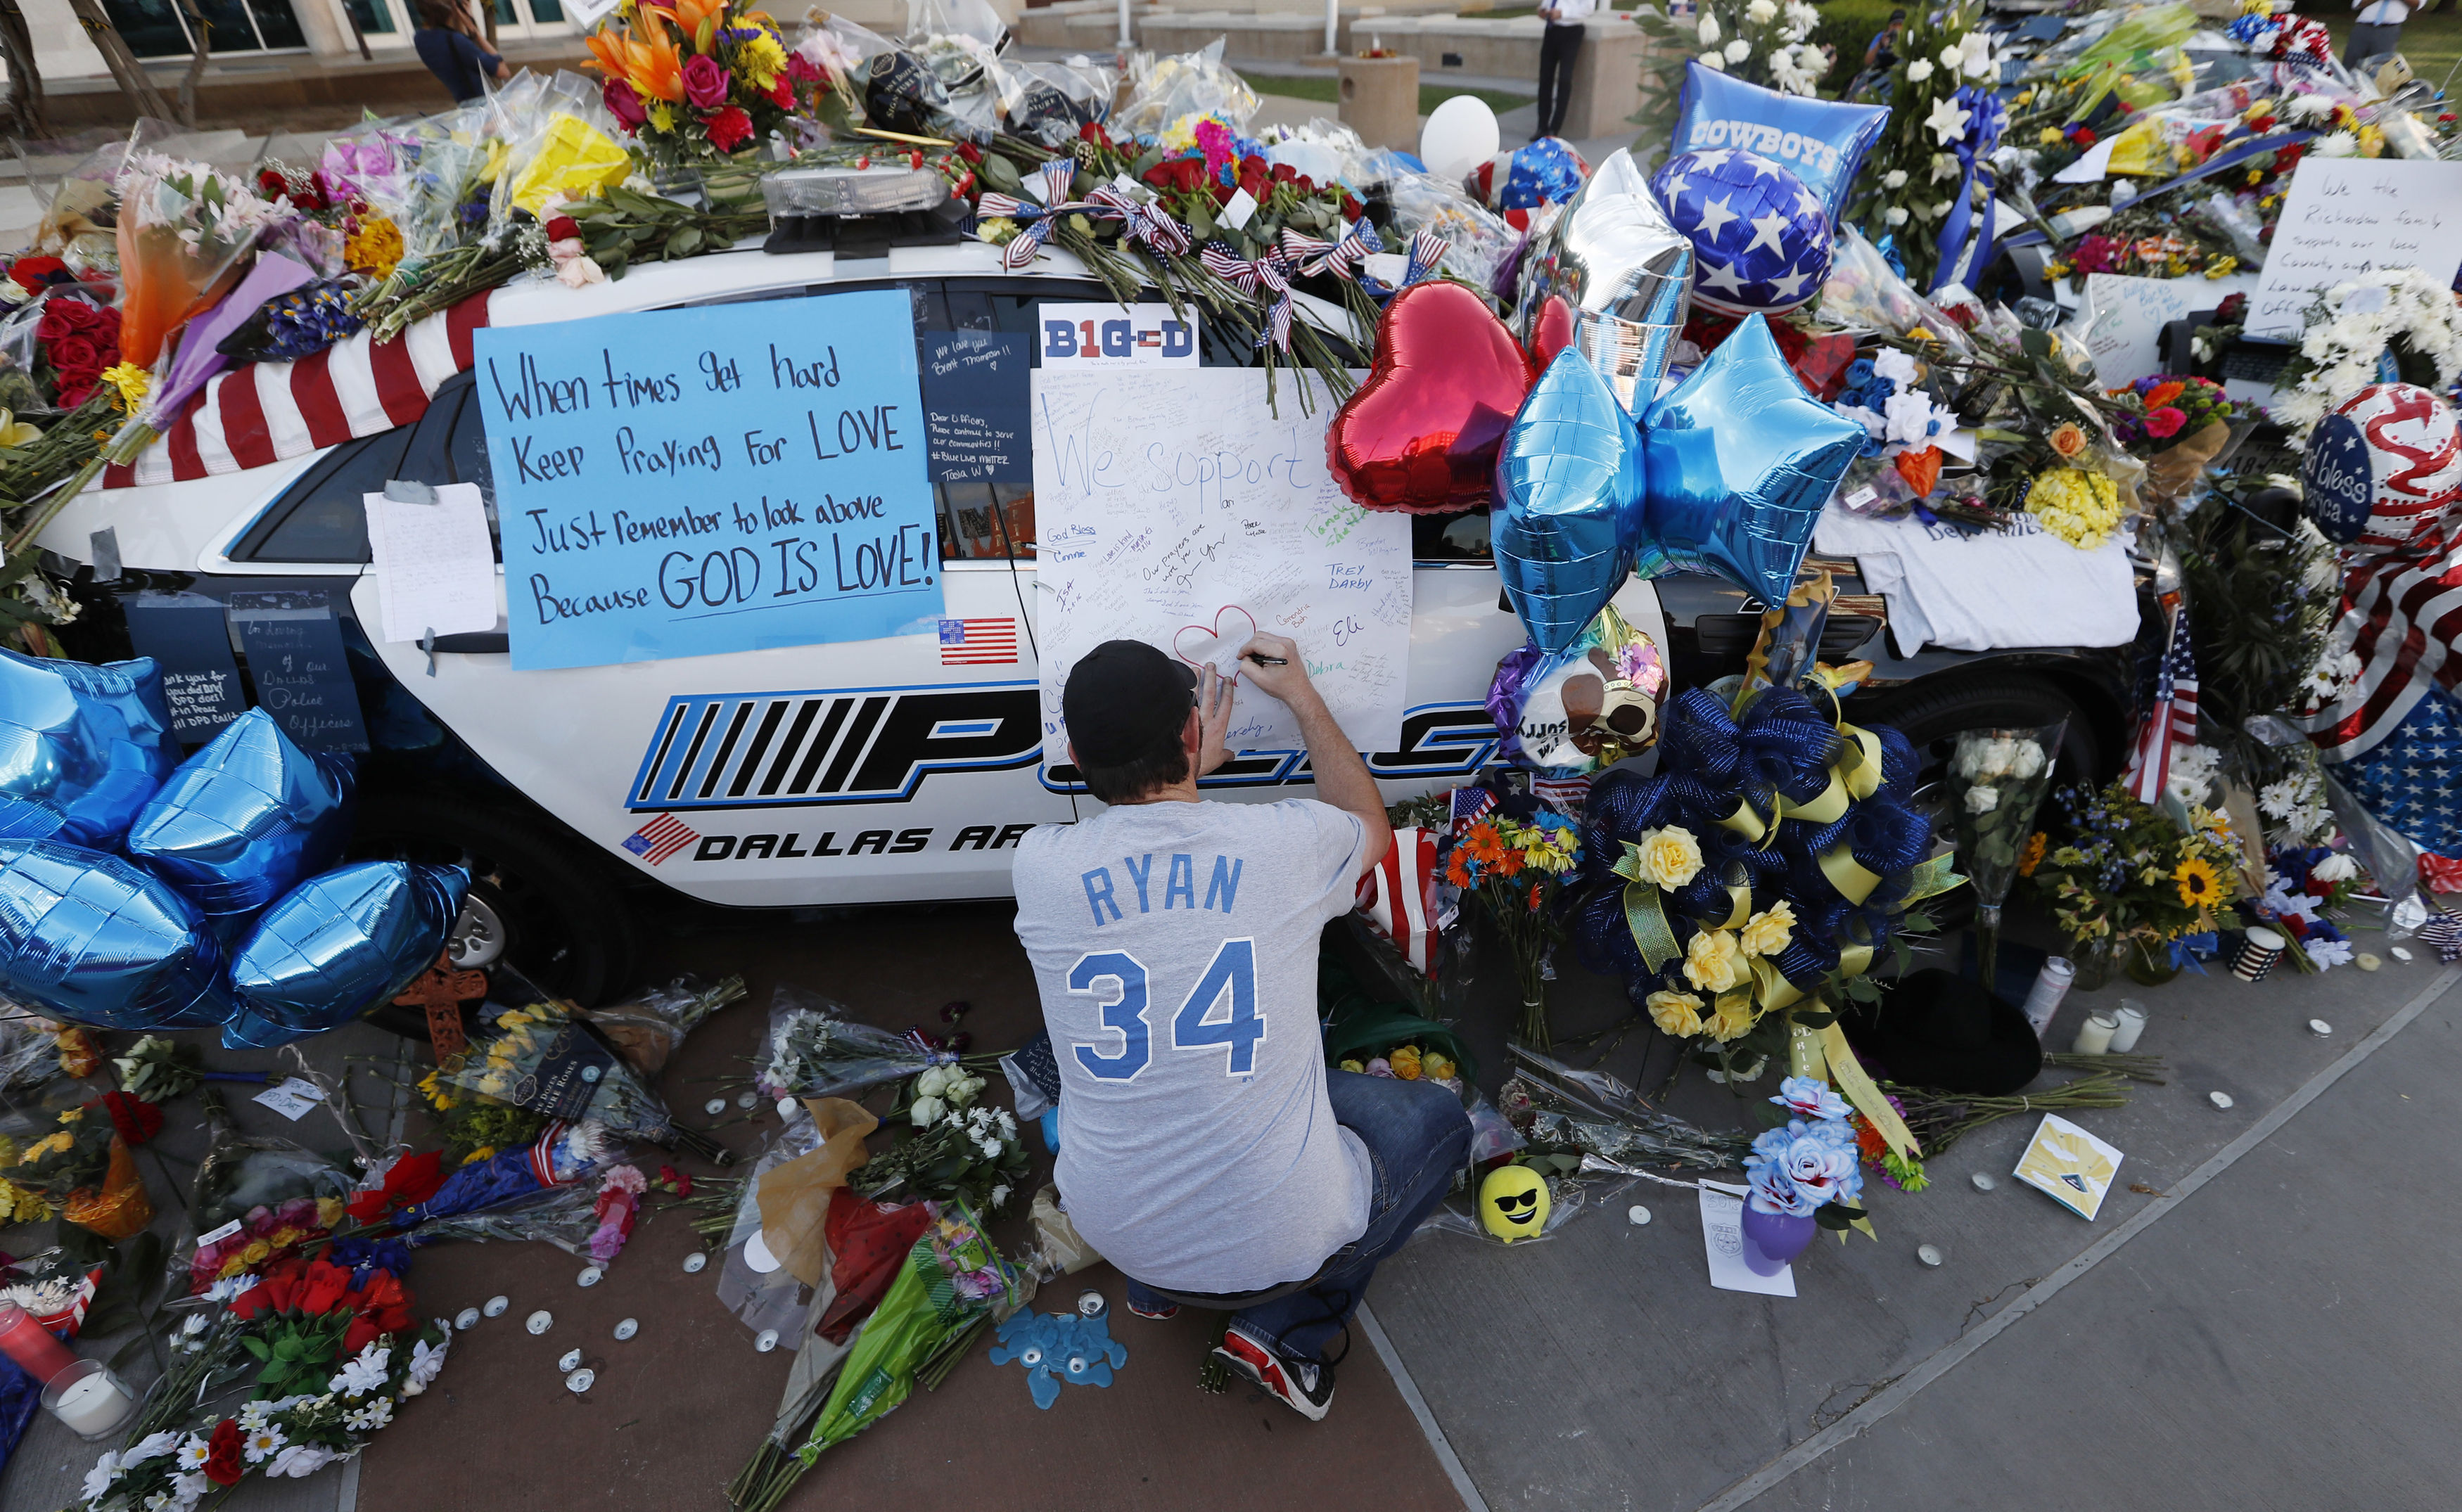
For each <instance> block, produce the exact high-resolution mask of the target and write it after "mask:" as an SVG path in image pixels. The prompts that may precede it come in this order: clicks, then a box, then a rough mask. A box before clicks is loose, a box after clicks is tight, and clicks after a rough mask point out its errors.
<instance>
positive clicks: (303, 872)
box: [0, 651, 469, 1048]
mask: <svg viewBox="0 0 2462 1512" xmlns="http://www.w3.org/2000/svg"><path fill="white" fill-rule="evenodd" d="M169 728H170V719H169V716H168V712H167V710H166V708H165V707H164V705H163V702H162V679H161V677H160V675H159V674H158V673H157V671H156V670H155V666H154V663H153V662H151V661H150V660H145V659H139V660H135V661H120V662H114V663H112V664H110V665H108V666H92V665H89V664H86V663H83V662H76V661H59V660H49V659H36V658H32V657H21V656H18V655H16V654H14V653H11V652H6V651H0V992H5V993H7V994H8V995H9V996H10V997H11V998H14V999H16V1000H18V1001H20V1002H23V1003H26V1004H33V1005H36V1006H39V1007H40V1008H41V1009H42V1010H43V1011H44V1012H46V1013H49V1014H52V1015H54V1016H56V1017H58V1018H62V1019H67V1020H71V1021H73V1022H76V1023H79V1024H98V1025H101V1026H105V1027H107V1028H118V1029H166V1028H203V1027H206V1026H214V1025H220V1026H222V1029H223V1043H224V1044H225V1045H227V1046H230V1047H233V1048H237V1047H240V1046H270V1045H279V1044H281V1043H283V1042H284V1041H286V1040H294V1039H298V1038H301V1037H302V1036H304V1035H308V1034H313V1033H316V1032H318V1031H320V1030H323V1029H329V1028H333V1027H335V1026H338V1025H341V1024H344V1023H347V1022H349V1021H350V1020H352V1019H354V1018H356V1017H357V1016H358V1015H359V1014H361V1013H364V1012H366V1011H367V1010H368V1009H369V1008H371V1007H374V1006H375V1005H377V1004H378V1003H381V1002H383V1001H384V1000H385V999H387V998H389V997H391V996H392V995H393V994H394V993H396V992H398V991H400V989H401V987H402V985H403V984H404V983H407V982H408V981H409V980H410V979H411V978H412V977H415V976H417V975H418V974H419V972H420V971H421V970H423V969H425V968H426V967H427V966H428V965H429V964H431V963H432V962H433V961H435V960H436V958H437V955H438V953H439V952H441V951H442V950H443V948H444V940H445V936H446V934H447V932H448V931H449V930H450V928H451V927H452V923H453V919H454V917H455V916H456V914H457V913H458V912H459V911H460V909H461V906H462V898H463V896H464V893H465V892H466V891H467V890H468V888H469V875H468V874H467V873H465V872H464V871H462V870H461V869H460V868H459V867H428V866H415V865H413V864H411V863H408V862H384V863H363V864H361V865H358V866H349V867H343V868H341V869H339V870H329V869H330V868H332V867H334V864H335V862H336V861H337V860H338V859H339V858H340V856H341V853H342V847H343V843H344V842H345V841H346V840H347V839H348V838H349V833H350V822H351V794H352V782H353V767H352V763H351V760H350V758H349V757H347V756H327V755H311V754H309V753H308V752H305V751H302V750H301V749H300V748H299V747H298V746H297V745H293V744H292V741H291V740H290V738H289V737H288V736H286V735H284V734H283V733H282V730H281V728H280V727H279V726H278V725H277V724H275V722H274V720H273V718H272V716H270V715H269V714H267V713H265V711H263V710H262V709H258V710H252V711H250V712H249V713H248V714H246V715H243V716H242V717H241V718H240V719H238V720H237V721H235V722H233V723H232V724H230V725H229V726H228V727H227V728H226V729H225V730H224V731H223V732H222V733H221V734H220V735H218V736H216V737H215V738H214V739H213V740H212V741H211V742H210V743H208V744H207V745H205V747H204V748H203V749H201V750H199V751H198V752H197V753H196V754H195V755H194V756H192V757H190V758H188V760H187V761H186V762H185V763H180V762H179V761H178V747H177V746H176V745H173V744H172V743H171V740H170V736H169ZM175 766H176V767H177V769H176V770H174V769H173V768H174V767H175ZM123 840H124V843H125V848H126V851H127V854H126V855H124V856H123V855H117V854H113V853H110V851H108V850H107V849H104V848H106V847H110V846H114V845H118V844H120V843H122V842H123ZM320 873H321V874H323V875H318V874H320ZM260 910H262V911H263V917H262V918H254V919H253V921H252V927H251V916H254V915H256V914H257V913H258V911H260ZM226 947H228V948H226Z"/></svg>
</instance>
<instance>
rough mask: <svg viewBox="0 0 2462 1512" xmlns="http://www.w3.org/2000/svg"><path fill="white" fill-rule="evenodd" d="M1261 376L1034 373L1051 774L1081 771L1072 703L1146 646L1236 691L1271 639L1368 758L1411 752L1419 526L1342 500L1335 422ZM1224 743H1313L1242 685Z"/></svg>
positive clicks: (1258, 746) (1230, 371)
mask: <svg viewBox="0 0 2462 1512" xmlns="http://www.w3.org/2000/svg"><path fill="white" fill-rule="evenodd" d="M1276 393H1277V397H1278V398H1279V400H1281V404H1280V409H1281V413H1280V414H1276V413H1275V411H1274V409H1273V408H1270V407H1268V406H1267V404H1266V402H1265V375H1264V373H1263V371H1262V370H1260V369H1254V368H1200V369H1196V370H1194V371H1191V370H1185V369H1182V370H1164V369H1153V368H1120V369H1112V370H1106V371H1100V372H1079V371H1076V370H1073V369H1065V368H1064V369H1053V368H1048V367H1047V368H1038V369H1037V370H1036V371H1035V374H1034V385H1033V399H1034V414H1033V424H1034V504H1035V516H1036V522H1037V527H1038V530H1039V533H1040V540H1039V541H1038V543H1037V557H1036V562H1035V577H1036V580H1037V581H1036V586H1037V589H1038V592H1037V594H1036V595H1035V597H1036V605H1035V608H1036V624H1035V635H1036V640H1037V644H1038V650H1039V652H1040V657H1041V661H1042V666H1043V715H1044V730H1045V733H1046V734H1047V736H1049V737H1050V739H1049V740H1048V742H1047V744H1046V745H1045V747H1044V748H1045V750H1046V752H1047V757H1046V759H1047V762H1049V763H1050V764H1053V765H1058V764H1060V763H1062V762H1065V761H1066V760H1067V759H1068V757H1067V747H1066V745H1064V744H1063V743H1062V739H1061V734H1062V731H1061V724H1060V690H1061V688H1062V687H1063V686H1065V685H1066V683H1067V680H1068V676H1069V668H1070V667H1072V666H1074V665H1075V664H1076V661H1077V659H1078V658H1079V657H1081V656H1083V655H1084V654H1085V653H1086V652H1087V651H1089V650H1091V648H1093V647H1094V646H1096V645H1099V644H1101V643H1102V642H1103V641H1106V640H1112V639H1128V640H1142V641H1145V642H1147V643H1148V644H1150V645H1154V646H1158V647H1160V648H1161V649H1162V650H1164V651H1167V652H1170V653H1171V654H1172V655H1174V656H1176V657H1178V658H1179V659H1182V660H1184V661H1186V662H1188V663H1189V664H1190V665H1192V666H1205V665H1208V664H1211V665H1213V666H1214V667H1216V668H1217V669H1219V670H1221V671H1224V672H1226V673H1233V674H1236V673H1237V672H1238V671H1239V669H1240V663H1239V662H1238V661H1237V660H1236V658H1237V657H1238V654H1239V651H1240V648H1241V646H1242V645H1243V644H1245V643H1246V641H1247V639H1248V637H1250V636H1251V635H1253V634H1255V633H1257V632H1259V631H1263V632H1266V633H1268V634H1272V635H1278V636H1285V637H1289V638H1290V639H1292V640H1294V641H1296V642H1298V644H1299V648H1300V651H1301V654H1302V655H1303V656H1304V657H1306V658H1307V667H1308V677H1309V680H1311V681H1313V682H1314V683H1315V684H1316V686H1317V689H1318V691H1319V692H1321V693H1323V694H1324V695H1325V701H1326V704H1327V706H1328V707H1329V708H1330V709H1331V710H1332V711H1333V716H1334V718H1335V719H1336V720H1337V721H1339V722H1340V724H1341V725H1342V727H1343V730H1344V731H1345V733H1347V734H1349V735H1350V739H1351V742H1352V744H1354V745H1357V746H1358V747H1359V748H1360V749H1362V750H1369V751H1375V750H1392V749H1393V748H1394V747H1395V746H1396V745H1398V744H1399V743H1400V741H1401V733H1402V713H1403V708H1404V700H1403V695H1404V691H1405V689H1404V680H1405V677H1406V676H1407V674H1408V671H1409V662H1410V649H1411V522H1410V519H1409V517H1408V516H1406V515H1400V514H1392V513H1373V512H1371V511H1369V510H1366V509H1362V508H1359V507H1358V506H1357V505H1355V504H1353V503H1351V502H1350V500H1349V499H1347V498H1345V497H1344V496H1343V492H1342V489H1341V488H1340V487H1339V486H1336V485H1335V483H1334V480H1333V475H1332V474H1331V473H1329V472H1328V471H1327V469H1326V451H1325V428H1326V424H1327V422H1328V421H1329V420H1330V419H1331V418H1332V416H1333V413H1334V409H1335V405H1334V404H1333V402H1332V401H1331V400H1330V399H1329V398H1328V396H1327V395H1326V394H1324V393H1323V392H1322V391H1318V392H1316V393H1313V394H1311V395H1310V396H1309V399H1310V402H1309V409H1310V410H1311V411H1312V412H1313V413H1309V414H1303V413H1301V410H1300V403H1299V395H1298V393H1297V392H1296V383H1295V381H1294V379H1293V378H1291V377H1290V376H1289V375H1288V374H1285V375H1284V376H1283V377H1282V379H1281V381H1280V383H1279V384H1278V385H1277V386H1276ZM1226 744H1227V745H1230V746H1231V748H1232V749H1234V750H1252V751H1268V750H1297V749H1300V748H1302V742H1301V740H1300V733H1299V725H1298V723H1297V722H1296V721H1294V720H1293V719H1292V718H1291V717H1290V712H1289V711H1288V710H1287V709H1285V708H1284V706H1283V705H1282V704H1281V703H1280V702H1277V701H1276V700H1274V699H1272V698H1269V697H1267V696H1265V695H1264V694H1262V693H1259V692H1257V691H1256V690H1255V689H1254V688H1252V687H1250V686H1249V685H1248V684H1247V683H1246V682H1245V681H1244V680H1242V682H1241V683H1240V684H1239V686H1238V687H1237V688H1236V689H1235V691H1234V695H1233V702H1232V709H1231V728H1230V731H1229V734H1228V735H1227V737H1226Z"/></svg>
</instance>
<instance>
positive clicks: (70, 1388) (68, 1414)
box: [43, 1360, 137, 1438]
mask: <svg viewBox="0 0 2462 1512" xmlns="http://www.w3.org/2000/svg"><path fill="white" fill-rule="evenodd" d="M43 1406H44V1408H45V1409H46V1410H48V1411H49V1412H50V1413H51V1415H53V1416H54V1417H56V1418H58V1419H59V1420H60V1421H61V1422H64V1423H66V1424H68V1425H69V1427H70V1428H71V1429H72V1430H73V1431H74V1432H75V1433H76V1435H77V1436H78V1437H80V1438H101V1437H105V1436H109V1435H111V1434H114V1433H117V1432H118V1431H119V1426H120V1425H121V1424H122V1423H125V1422H126V1421H128V1415H129V1414H131V1413H134V1412H135V1411H137V1393H135V1392H132V1391H130V1390H129V1389H128V1387H127V1385H126V1384H125V1383H124V1382H122V1381H121V1380H120V1378H119V1376H117V1375H114V1374H112V1373H111V1368H110V1367H109V1366H107V1365H105V1364H103V1363H102V1362H101V1361H100V1360H77V1361H75V1362H73V1363H71V1365H70V1366H69V1368H68V1369H67V1370H65V1371H62V1372H60V1373H59V1374H57V1375H55V1376H54V1377H52V1383H51V1384H50V1385H49V1386H46V1387H44V1388H43Z"/></svg>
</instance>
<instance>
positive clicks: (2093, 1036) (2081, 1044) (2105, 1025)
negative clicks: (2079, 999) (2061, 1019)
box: [2069, 1009, 2120, 1055]
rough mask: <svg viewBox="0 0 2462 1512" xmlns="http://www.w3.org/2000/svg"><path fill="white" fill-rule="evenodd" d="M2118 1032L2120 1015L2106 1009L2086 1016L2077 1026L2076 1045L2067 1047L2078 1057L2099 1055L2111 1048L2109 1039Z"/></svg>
mask: <svg viewBox="0 0 2462 1512" xmlns="http://www.w3.org/2000/svg"><path fill="white" fill-rule="evenodd" d="M2119 1030H2120V1015H2118V1014H2116V1013H2113V1012H2111V1011H2110V1010H2108V1009H2103V1010H2098V1011H2097V1012H2094V1013H2092V1014H2089V1015H2087V1017H2086V1021H2085V1022H2084V1024H2081V1025H2079V1026H2078V1032H2077V1043H2076V1044H2075V1045H2072V1046H2070V1047H2069V1049H2070V1051H2071V1052H2072V1053H2074V1054H2078V1055H2101V1054H2103V1053H2105V1052H2106V1051H2107V1050H2109V1049H2110V1048H2111V1037H2112V1035H2114V1034H2116V1033H2118V1032H2119Z"/></svg>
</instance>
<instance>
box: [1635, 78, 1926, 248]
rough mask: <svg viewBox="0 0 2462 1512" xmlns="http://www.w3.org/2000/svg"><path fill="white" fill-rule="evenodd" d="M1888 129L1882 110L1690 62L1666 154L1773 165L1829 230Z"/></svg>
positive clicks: (1885, 111)
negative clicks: (1705, 152)
mask: <svg viewBox="0 0 2462 1512" xmlns="http://www.w3.org/2000/svg"><path fill="white" fill-rule="evenodd" d="M1889 123H1890V108H1889V107H1888V106H1887V105H1849V104H1846V103H1843V102H1842V101H1839V100H1834V99H1814V98H1813V97H1810V96H1808V95H1787V94H1782V93H1781V92H1780V91H1778V90H1774V89H1763V88H1761V87H1760V85H1759V84H1748V83H1746V82H1745V81H1744V80H1742V79H1740V78H1735V77H1731V76H1728V75H1725V74H1722V73H1720V72H1718V71H1717V69H1714V68H1704V67H1702V66H1701V65H1700V64H1699V63H1698V62H1693V63H1687V64H1685V65H1684V92H1683V93H1682V94H1681V95H1679V96H1677V97H1676V102H1675V140H1674V143H1673V144H1672V145H1671V146H1670V148H1669V150H1670V151H1671V152H1699V151H1701V150H1702V149H1704V148H1708V147H1741V148H1743V149H1744V150H1746V151H1747V152H1758V153H1760V155H1761V156H1762V157H1764V158H1772V159H1776V160H1777V162H1778V163H1779V166H1781V167H1782V168H1785V169H1786V170H1787V171H1789V172H1790V173H1793V174H1794V175H1795V176H1796V177H1797V178H1799V179H1801V180H1803V183H1804V185H1805V186H1806V187H1807V188H1809V189H1811V190H1812V192H1813V193H1815V194H1817V195H1819V196H1821V199H1822V203H1823V204H1825V205H1828V206H1829V221H1830V225H1831V227H1833V228H1835V227H1836V225H1837V222H1838V217H1839V215H1840V214H1841V212H1843V211H1844V210H1845V209H1846V193H1847V190H1848V188H1849V187H1850V186H1851V185H1853V184H1854V183H1855V172H1856V170H1857V169H1858V168H1861V167H1862V166H1863V165H1864V154H1866V153H1868V152H1869V151H1871V150H1872V143H1873V142H1875V141H1878V140H1880V137H1881V132H1882V129H1883V128H1884V127H1886V126H1888V125H1889Z"/></svg>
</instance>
